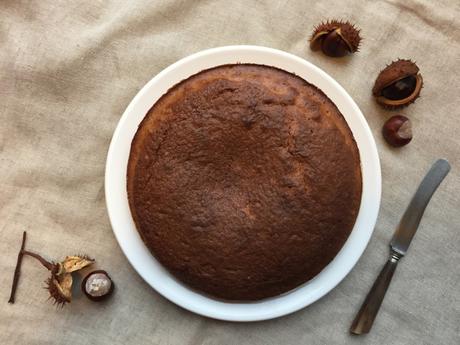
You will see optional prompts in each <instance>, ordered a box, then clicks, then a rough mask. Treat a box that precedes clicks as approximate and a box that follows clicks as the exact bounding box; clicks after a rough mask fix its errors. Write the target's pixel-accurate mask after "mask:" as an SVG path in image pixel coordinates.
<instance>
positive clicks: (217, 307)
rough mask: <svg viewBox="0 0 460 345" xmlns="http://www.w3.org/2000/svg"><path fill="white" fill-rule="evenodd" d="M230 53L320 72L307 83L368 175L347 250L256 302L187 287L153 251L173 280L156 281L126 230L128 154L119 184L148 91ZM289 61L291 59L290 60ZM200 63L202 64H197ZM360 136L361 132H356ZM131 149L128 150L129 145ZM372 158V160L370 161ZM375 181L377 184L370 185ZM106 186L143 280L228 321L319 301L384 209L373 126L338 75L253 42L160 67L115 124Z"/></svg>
mask: <svg viewBox="0 0 460 345" xmlns="http://www.w3.org/2000/svg"><path fill="white" fill-rule="evenodd" d="M219 54H220V55H219ZM226 54H227V55H228V54H231V55H232V57H233V60H232V61H233V63H238V62H239V63H259V64H262V63H263V62H252V61H248V60H245V58H247V59H251V54H254V55H257V54H261V55H260V56H264V55H265V56H267V60H270V57H271V58H273V59H272V60H270V61H271V62H266V63H263V64H266V65H268V66H273V67H277V68H281V69H283V70H287V69H286V68H284V67H279V65H276V64H273V62H274V61H278V60H279V61H282V60H284V61H290V62H292V64H293V66H294V65H295V66H303V67H299V69H301V68H305V70H304V71H303V72H304V73H297V72H298V70H296V71H288V72H291V73H295V74H297V75H299V76H300V77H302V74H310V73H311V74H312V75H315V76H316V77H315V78H319V79H318V80H316V81H317V83H318V82H319V83H320V84H321V83H323V84H321V85H322V86H323V87H321V86H318V85H317V83H314V82H312V81H311V79H315V78H313V77H311V76H310V78H308V79H309V80H307V81H309V82H311V83H312V84H314V85H315V86H317V87H318V88H320V89H321V90H322V91H323V92H324V93H325V94H326V95H327V96H328V98H330V99H331V100H332V101H333V102H334V103H335V104H336V105H337V107H338V108H339V110H340V111H341V113H342V114H343V116H344V118H345V120H346V122H347V124H348V126H349V127H350V129H351V130H352V132H353V136H354V137H355V140H356V143H357V144H358V148H359V151H360V159H361V170H362V174H363V179H362V182H363V195H362V199H361V205H360V210H359V213H358V216H357V220H356V223H355V226H354V227H353V230H352V232H351V234H350V236H349V238H348V239H347V241H346V243H345V244H344V246H343V248H342V249H341V250H340V252H339V253H338V254H337V255H336V257H335V258H334V260H333V261H332V262H331V263H330V264H329V265H328V266H326V268H325V269H324V270H323V271H322V272H321V273H320V274H318V276H316V277H315V278H313V279H312V280H311V281H309V282H307V283H306V284H303V285H302V286H300V287H298V288H297V289H295V290H292V291H291V292H288V293H286V294H283V295H279V296H275V297H272V298H270V299H265V300H261V301H255V302H248V303H229V302H223V301H218V300H215V299H212V298H210V297H206V296H204V295H201V294H199V293H197V292H195V291H193V290H191V289H189V288H188V287H187V286H186V285H184V284H182V283H180V282H179V281H177V280H175V279H174V278H173V277H172V276H171V275H170V274H169V273H168V272H167V271H166V270H165V269H164V268H162V266H161V265H160V264H159V263H158V262H157V261H156V259H155V258H154V257H153V256H152V255H151V254H150V252H148V255H149V256H150V259H151V261H153V262H155V263H156V264H155V263H154V266H153V267H156V266H155V265H157V266H158V265H160V266H161V267H156V269H158V271H156V273H155V274H160V273H162V274H163V275H164V276H162V277H161V278H163V279H165V280H166V281H167V283H168V284H166V285H164V286H163V285H161V284H160V283H159V282H158V281H155V280H154V279H152V274H151V272H150V273H149V272H147V271H146V267H147V266H149V265H150V264H151V263H150V264H149V262H140V260H139V258H140V257H141V256H142V255H143V256H142V258H143V259H144V260H148V256H146V255H145V254H146V253H145V250H147V251H148V249H147V248H146V247H145V245H144V243H143V242H142V240H140V236H139V234H138V233H137V230H136V228H135V226H134V231H135V233H134V234H132V233H131V235H128V234H129V233H127V232H126V231H127V230H126V229H127V228H128V227H129V228H131V229H130V231H131V232H132V230H133V229H132V226H133V225H134V223H133V221H132V218H131V213H130V211H129V205H128V200H127V197H126V200H121V199H120V198H123V194H126V168H127V158H126V160H125V165H126V167H125V168H123V167H122V169H121V170H122V171H124V172H125V173H124V175H125V176H124V180H125V183H124V184H123V185H122V186H120V179H121V181H123V177H121V176H120V174H121V172H120V171H116V168H117V167H118V168H120V166H119V162H120V158H119V157H117V154H119V153H120V152H124V153H125V156H126V147H124V148H122V147H121V146H120V145H121V141H124V142H128V146H129V147H130V146H131V141H132V137H131V138H124V139H123V137H122V136H123V133H124V132H126V131H128V130H129V128H128V127H130V129H131V131H132V130H133V128H132V127H133V123H131V124H130V123H129V121H130V120H131V121H133V117H134V115H133V113H134V114H135V112H136V111H137V112H138V113H137V114H136V116H137V117H140V121H141V120H142V119H143V118H144V117H145V115H146V112H144V113H143V114H142V116H140V115H139V110H136V108H142V107H141V106H140V104H144V107H143V108H145V102H144V103H142V102H143V101H142V100H143V98H145V97H146V95H147V94H148V93H149V91H151V89H152V88H153V87H155V86H156V84H157V83H161V82H162V80H163V79H167V78H168V76H170V77H171V76H172V77H171V78H173V79H174V76H175V75H174V73H175V71H177V70H178V69H180V68H182V69H184V68H185V69H187V65H190V64H192V65H193V63H195V64H197V62H201V63H204V62H206V61H207V60H206V59H208V60H209V59H210V58H214V59H215V60H213V61H217V60H219V57H222V56H224V57H225V56H226ZM257 56H258V55H257ZM216 57H217V59H216ZM228 58H229V57H228ZM256 59H257V58H256ZM243 60H245V61H243ZM279 61H278V62H279ZM228 63H232V62H228ZM205 64H206V65H208V67H207V68H212V67H215V66H219V65H222V64H223V63H217V64H214V63H209V62H206V63H205ZM286 64H288V63H287V62H286ZM198 65H200V64H199V63H198ZM195 67H196V66H195ZM296 68H297V67H296ZM202 69H203V68H202ZM202 69H201V70H202ZM204 69H205V68H204ZM190 70H191V73H190V75H189V76H191V75H193V74H195V73H197V72H193V71H192V68H190ZM198 71H199V70H198ZM176 78H177V77H176ZM183 79H184V78H183ZM304 79H305V78H304ZM181 80H182V79H181ZM181 80H176V81H175V82H174V83H170V85H169V86H168V87H167V89H169V88H170V87H172V86H174V85H175V84H177V83H178V82H180V81H181ZM321 80H322V82H321ZM325 85H326V86H327V87H326V88H327V90H335V91H336V92H337V94H331V93H328V92H326V91H325V90H324V88H325V87H324V86H325ZM164 87H165V85H163V88H164ZM166 91H167V90H166ZM161 95H162V94H160V95H158V97H157V98H156V99H155V98H153V100H152V101H151V103H150V106H149V107H148V108H150V107H151V106H152V105H153V104H154V103H155V102H156V101H157V100H158V98H159V97H161ZM337 99H340V102H337ZM338 103H340V105H341V106H342V108H343V106H344V105H345V107H346V111H345V112H346V113H344V110H343V109H341V107H340V106H339V104H338ZM147 110H148V109H147ZM348 117H350V119H348ZM352 117H354V118H352ZM140 121H138V123H137V124H136V125H135V128H136V129H137V126H138V124H139V123H140ZM349 121H356V123H355V124H353V126H352V125H351V124H350V122H349ZM356 126H358V127H359V126H361V132H359V133H358V132H356V133H355V131H356V130H357V127H356ZM352 127H353V128H352ZM355 127H356V128H355ZM123 131H124V132H123ZM134 133H135V131H134ZM134 133H132V135H133V136H134ZM357 134H359V135H358V136H357ZM358 139H359V140H358ZM364 141H366V144H367V147H362V145H363V142H364ZM362 149H363V150H364V151H365V152H366V156H365V158H366V161H365V162H364V161H363V152H364V151H362ZM127 151H128V153H129V149H128V150H127ZM368 159H370V160H369V161H368ZM370 183H371V184H372V185H373V186H372V188H370ZM104 186H105V200H106V207H107V212H108V215H109V220H110V223H111V227H112V230H113V233H114V235H115V237H116V239H117V242H118V244H119V246H120V248H121V249H122V252H123V254H124V255H125V256H126V258H127V259H128V261H129V262H130V264H131V266H132V267H133V268H134V269H135V270H136V272H137V273H138V274H139V275H140V276H141V277H142V278H143V279H144V281H146V282H147V284H149V285H150V286H151V287H152V288H153V289H154V290H155V291H157V292H158V293H159V294H160V295H162V296H163V297H165V298H166V299H168V300H169V301H171V302H173V303H175V304H176V305H179V306H180V307H182V308H184V309H187V310H189V311H191V312H194V313H197V314H200V315H203V316H207V317H211V318H215V319H220V320H226V321H261V320H267V319H272V318H276V317H281V316H284V315H287V314H290V313H293V312H295V311H297V310H300V309H302V308H304V307H306V306H308V305H310V304H312V303H314V302H315V301H317V300H319V299H320V298H322V297H323V296H324V295H326V294H327V293H329V292H330V291H331V290H332V289H334V288H335V287H336V286H337V285H338V284H339V283H340V282H341V281H342V280H343V279H344V278H345V277H346V276H347V275H348V273H349V272H350V271H351V270H352V269H353V267H354V266H355V265H356V263H357V262H358V260H359V258H360V257H361V255H362V254H363V252H364V250H365V248H366V247H367V244H368V243H369V240H370V237H371V236H372V233H373V230H374V227H375V224H376V221H377V217H378V212H379V208H380V202H381V168H380V160H379V155H378V151H377V146H376V144H375V140H374V137H373V135H372V132H371V130H370V128H369V125H368V123H367V121H366V120H365V118H364V115H363V114H362V112H361V110H360V109H359V107H358V106H357V105H356V103H355V102H354V100H353V99H352V97H351V96H350V95H349V94H348V93H347V92H346V91H345V89H344V88H343V87H342V86H341V85H340V84H339V83H338V82H337V81H336V80H335V79H333V78H332V77H331V76H329V75H328V74H327V73H326V72H324V71H323V70H322V69H320V68H319V67H317V66H315V65H314V64H312V63H311V62H309V61H307V60H305V59H303V58H301V57H298V56H296V55H293V54H291V53H287V52H285V51H281V50H277V49H273V48H268V47H261V46H254V45H237V46H223V47H217V48H211V49H206V50H202V51H199V52H197V53H194V54H192V55H189V56H187V57H184V58H182V59H180V60H178V61H176V62H175V63H173V64H171V65H169V66H168V67H166V68H165V69H163V70H162V71H160V72H159V73H158V74H156V75H155V76H154V77H153V78H152V79H150V80H149V81H148V82H147V83H146V84H145V85H144V86H143V87H142V88H141V89H140V90H139V91H138V93H137V94H136V96H134V98H133V99H132V100H131V102H130V103H129V105H128V106H127V108H126V110H125V111H124V112H123V115H122V116H121V118H120V120H119V122H118V124H117V126H116V129H115V131H114V133H113V136H112V139H111V142H110V146H109V150H108V153H107V160H106V167H105V183H104ZM365 188H366V189H365ZM121 190H125V193H123V192H122V191H121ZM365 193H367V194H369V195H367V194H366V195H365ZM365 197H366V198H365ZM363 202H370V203H371V205H370V207H368V206H366V207H364V205H363ZM126 206H128V212H129V217H130V219H126ZM363 212H367V213H366V218H367V219H366V221H365V222H364V223H365V224H366V227H367V228H368V229H367V231H361V232H359V236H361V238H360V239H357V238H355V237H357V236H358V235H357V231H355V229H357V226H358V225H360V224H361V221H362V219H361V218H363V217H364V216H363ZM120 214H121V215H120ZM358 220H360V223H358ZM362 226H363V225H361V227H362ZM124 227H126V228H124ZM352 239H353V241H354V242H353V243H354V244H355V245H354V247H353V248H354V254H353V253H351V254H350V255H352V256H351V257H350V258H349V259H348V262H347V263H346V264H345V263H341V264H342V266H344V267H342V270H340V271H339V272H335V274H336V275H337V276H336V277H335V278H334V279H332V280H330V283H329V285H328V286H326V287H324V286H323V287H321V286H315V282H317V281H318V279H320V278H319V277H321V276H322V275H323V274H324V272H325V271H328V272H329V271H331V267H334V266H333V263H334V262H336V259H337V258H341V256H340V255H341V254H342V252H344V249H346V248H348V247H347V244H349V242H350V241H351V240H352ZM139 240H140V241H141V242H142V246H143V247H144V248H143V249H142V248H137V250H140V251H141V252H142V253H141V254H139V253H137V254H136V253H134V252H133V250H134V249H135V248H136V243H137V247H139V246H138V245H139ZM356 241H358V242H356ZM355 242H356V243H355ZM138 254H139V255H138ZM347 255H348V254H347ZM341 260H345V259H341ZM150 266H151V265H150ZM331 274H332V273H331ZM156 278H159V277H158V276H157V277H156ZM323 280H324V279H323ZM309 289H310V290H311V291H310V292H309V295H306V294H305V291H307V292H308V290H309ZM184 290H185V291H184ZM302 291H304V294H302ZM181 294H182V295H181ZM183 295H186V296H183ZM292 295H296V296H295V298H298V300H297V302H296V301H293V300H292V298H289V296H292ZM193 299H195V301H193ZM288 302H289V303H288ZM283 304H284V305H283ZM256 309H257V310H256ZM254 310H255V311H254Z"/></svg>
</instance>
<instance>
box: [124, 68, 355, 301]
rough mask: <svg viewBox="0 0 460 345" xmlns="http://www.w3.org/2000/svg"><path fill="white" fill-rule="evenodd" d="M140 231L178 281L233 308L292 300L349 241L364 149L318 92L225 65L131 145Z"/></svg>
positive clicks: (261, 71) (180, 87)
mask: <svg viewBox="0 0 460 345" xmlns="http://www.w3.org/2000/svg"><path fill="white" fill-rule="evenodd" d="M127 181H128V184H127V189H128V198H129V204H130V208H131V213H132V215H133V219H134V221H135V223H136V227H137V229H138V231H139V233H140V235H141V237H142V239H143V240H144V242H145V244H146V245H147V247H148V248H149V249H150V250H151V252H152V253H153V255H154V256H155V257H156V258H157V259H158V260H159V261H160V262H161V263H162V264H163V266H164V267H165V268H167V269H168V270H169V271H170V272H171V273H172V274H173V275H174V276H175V277H176V278H177V279H179V280H180V281H182V282H184V283H185V284H187V285H189V286H191V287H192V288H195V289H197V290H199V291H201V292H204V293H206V294H209V295H212V296H214V297H218V298H223V299H229V300H256V299H261V298H266V297H271V296H275V295H278V294H281V293H284V292H287V291H289V290H291V289H293V288H295V287H297V286H299V285H301V284H302V283H304V282H306V281H308V280H310V279H311V278H313V277H314V276H315V275H317V274H318V273H319V272H320V271H321V270H322V269H323V268H324V267H325V266H326V265H327V264H328V263H329V262H330V261H331V260H332V259H333V258H334V257H335V256H336V254H337V253H338V251H339V250H340V249H341V248H342V246H343V244H344V243H345V241H346V239H347V238H348V236H349V234H350V232H351V230H352V228H353V225H354V222H355V219H356V216H357V214H358V210H359V205H360V200H361V188H362V187H361V169H360V161H359V152H358V149H357V146H356V143H355V141H354V139H353V136H352V133H351V131H350V129H349V128H348V125H347V124H346V122H345V120H344V118H343V116H342V115H341V113H340V111H339V110H338V109H337V107H336V106H335V105H334V104H333V103H332V102H331V101H330V100H329V99H328V98H327V96H326V95H325V94H324V93H323V92H322V91H321V90H319V89H317V88H316V87H315V86H313V85H311V84H309V83H307V82H306V81H305V80H303V79H301V78H300V77H297V76H295V75H293V74H291V73H288V72H285V71H282V70H279V69H276V68H273V67H268V66H262V65H251V64H235V65H224V66H219V67H216V68H213V69H209V70H205V71H202V72H200V73H198V74H196V75H194V76H192V77H190V78H188V79H186V80H184V81H182V82H180V83H179V84H177V85H176V86H174V87H173V88H172V89H170V90H169V91H168V92H167V93H166V94H165V95H163V96H162V97H161V98H160V99H159V100H158V101H157V102H156V103H155V105H154V106H153V107H152V108H151V110H150V111H149V112H148V114H147V115H146V117H145V118H144V120H143V121H142V123H141V124H140V125H139V129H138V131H137V133H136V135H135V137H134V139H133V142H132V146H131V153H130V158H129V163H128V176H127Z"/></svg>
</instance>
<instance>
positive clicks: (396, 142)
mask: <svg viewBox="0 0 460 345" xmlns="http://www.w3.org/2000/svg"><path fill="white" fill-rule="evenodd" d="M382 134H383V137H384V138H385V140H386V141H387V143H388V144H390V145H391V146H394V147H400V146H404V145H407V144H409V142H410V141H411V140H412V124H411V121H410V120H409V119H408V118H407V117H405V116H403V115H394V116H392V117H390V118H389V119H388V120H387V121H386V122H385V124H384V125H383V129H382Z"/></svg>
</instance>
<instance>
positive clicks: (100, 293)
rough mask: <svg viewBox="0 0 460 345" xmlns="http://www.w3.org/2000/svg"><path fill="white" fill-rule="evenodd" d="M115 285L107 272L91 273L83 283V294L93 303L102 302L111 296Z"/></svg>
mask: <svg viewBox="0 0 460 345" xmlns="http://www.w3.org/2000/svg"><path fill="white" fill-rule="evenodd" d="M114 288H115V285H114V283H113V281H112V279H111V278H110V276H109V275H108V274H107V272H106V271H103V270H97V271H93V272H90V273H89V274H88V275H87V276H86V277H85V278H84V279H83V281H82V282H81V289H82V291H83V293H84V294H85V295H86V297H88V298H89V299H90V300H92V301H96V302H98V301H102V300H104V299H106V298H107V297H108V296H110V295H111V294H112V292H113V289H114Z"/></svg>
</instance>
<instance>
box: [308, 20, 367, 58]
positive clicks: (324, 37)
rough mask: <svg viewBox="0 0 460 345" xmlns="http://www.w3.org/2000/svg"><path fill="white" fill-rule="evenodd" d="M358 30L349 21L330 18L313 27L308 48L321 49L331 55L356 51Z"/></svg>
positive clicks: (336, 55)
mask: <svg viewBox="0 0 460 345" xmlns="http://www.w3.org/2000/svg"><path fill="white" fill-rule="evenodd" d="M360 41H361V37H360V36H359V30H358V29H357V28H356V27H355V26H354V25H352V24H350V23H349V22H344V21H339V20H331V21H327V22H323V23H321V24H319V25H318V26H316V27H315V29H314V31H313V34H312V36H311V38H310V48H311V49H312V50H314V51H316V50H320V49H321V50H322V52H323V53H324V54H326V55H327V56H331V57H342V56H345V55H348V54H351V53H354V52H356V51H358V48H359V43H360Z"/></svg>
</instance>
